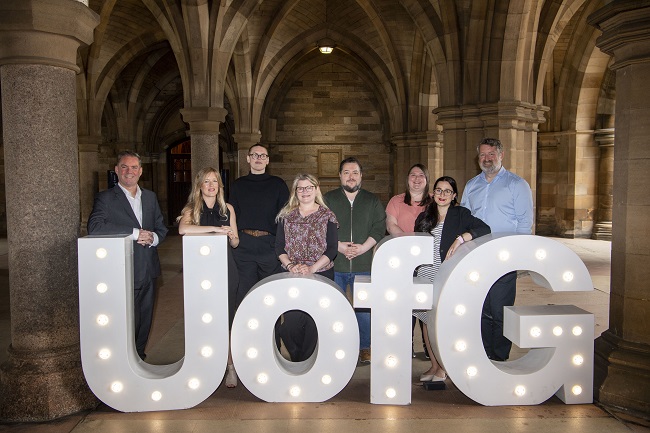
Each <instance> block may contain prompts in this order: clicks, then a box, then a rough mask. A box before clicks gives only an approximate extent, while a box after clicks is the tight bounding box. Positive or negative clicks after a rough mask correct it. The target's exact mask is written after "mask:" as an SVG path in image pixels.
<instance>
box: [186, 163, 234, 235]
mask: <svg viewBox="0 0 650 433" xmlns="http://www.w3.org/2000/svg"><path fill="white" fill-rule="evenodd" d="M212 173H214V175H215V177H216V178H217V183H218V184H219V191H218V192H217V205H219V215H221V217H223V218H226V216H227V215H228V207H227V206H226V200H225V198H224V195H223V181H222V180H221V175H220V174H219V171H218V170H216V169H214V168H212V167H205V168H202V169H201V170H199V172H198V173H197V174H196V176H194V183H193V184H192V191H191V192H190V195H189V197H187V203H186V204H185V207H183V210H182V211H181V214H180V216H179V217H178V218H176V222H179V221H180V220H181V219H182V218H183V215H184V214H185V212H189V214H190V222H191V223H192V224H193V225H195V226H198V225H201V224H200V222H201V211H203V196H202V194H201V185H202V184H203V181H204V180H205V178H206V177H208V175H210V174H212Z"/></svg>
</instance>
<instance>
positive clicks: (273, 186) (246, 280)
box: [229, 144, 289, 306]
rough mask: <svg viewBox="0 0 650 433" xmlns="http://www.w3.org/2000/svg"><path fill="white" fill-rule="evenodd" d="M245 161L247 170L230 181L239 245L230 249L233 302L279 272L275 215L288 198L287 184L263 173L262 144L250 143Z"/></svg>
mask: <svg viewBox="0 0 650 433" xmlns="http://www.w3.org/2000/svg"><path fill="white" fill-rule="evenodd" d="M246 161H247V162H248V164H249V165H250V173H249V174H247V175H246V176H242V177H240V178H238V179H237V180H235V181H234V182H233V184H232V187H231V189H230V200H229V201H230V204H231V205H232V206H233V208H234V209H235V215H237V226H238V227H239V247H237V248H236V249H234V250H233V252H234V255H235V261H236V262H237V268H238V269H239V289H238V291H237V306H239V304H240V303H241V301H242V300H243V299H244V296H246V294H247V293H248V291H249V290H250V289H251V288H252V287H253V286H254V285H255V283H257V282H258V281H260V280H261V279H263V278H265V277H268V276H269V275H273V274H277V273H279V272H282V268H281V266H280V261H279V260H278V256H277V254H276V253H275V229H276V227H277V223H276V222H275V217H276V215H277V214H278V212H280V209H282V207H283V206H284V205H285V204H286V202H287V201H288V200H289V189H288V188H287V184H286V183H285V182H284V181H283V180H282V179H280V178H279V177H277V176H271V175H270V174H268V173H266V166H267V165H269V152H268V149H267V148H266V147H264V146H262V145H261V144H256V145H253V146H251V148H250V149H248V156H246Z"/></svg>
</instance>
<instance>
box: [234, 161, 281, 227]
mask: <svg viewBox="0 0 650 433" xmlns="http://www.w3.org/2000/svg"><path fill="white" fill-rule="evenodd" d="M288 200H289V188H287V184H286V183H285V182H284V180H282V179H280V178H279V177H277V176H271V175H270V174H268V173H263V174H252V173H249V174H247V175H246V176H242V177H240V178H238V179H237V180H235V181H234V182H233V184H232V187H231V189H230V204H231V205H232V207H233V208H234V209H235V216H236V217H237V228H239V229H240V230H242V229H249V230H264V231H267V232H269V233H272V234H274V235H275V230H276V227H277V223H276V222H275V217H276V216H277V214H278V212H280V209H282V207H284V205H285V204H286V203H287V201H288Z"/></svg>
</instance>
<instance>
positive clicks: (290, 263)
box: [284, 262, 296, 271]
mask: <svg viewBox="0 0 650 433" xmlns="http://www.w3.org/2000/svg"><path fill="white" fill-rule="evenodd" d="M294 266H296V264H295V263H294V262H289V263H287V265H286V266H285V267H284V268H285V269H286V270H287V271H288V270H290V269H291V268H292V267H294Z"/></svg>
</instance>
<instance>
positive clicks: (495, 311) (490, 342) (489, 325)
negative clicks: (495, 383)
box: [481, 271, 517, 361]
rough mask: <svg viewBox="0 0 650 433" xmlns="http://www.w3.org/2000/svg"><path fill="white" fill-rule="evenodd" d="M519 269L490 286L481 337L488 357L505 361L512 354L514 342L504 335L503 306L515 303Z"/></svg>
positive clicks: (482, 319)
mask: <svg viewBox="0 0 650 433" xmlns="http://www.w3.org/2000/svg"><path fill="white" fill-rule="evenodd" d="M516 294H517V271H513V272H509V273H507V274H505V275H504V276H502V277H501V278H499V279H498V280H497V281H496V282H495V283H494V284H493V285H492V287H491V288H490V291H489V292H488V295H487V297H486V298H485V302H484V303H483V312H482V314H481V337H482V338H483V347H485V353H487V356H488V358H490V359H492V360H495V361H505V360H507V359H508V357H509V356H510V348H511V347H512V342H511V341H510V340H508V339H507V338H506V337H504V336H503V307H505V306H511V305H514V304H515V296H516Z"/></svg>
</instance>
